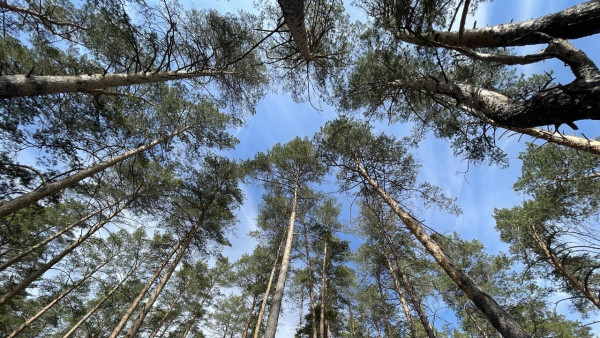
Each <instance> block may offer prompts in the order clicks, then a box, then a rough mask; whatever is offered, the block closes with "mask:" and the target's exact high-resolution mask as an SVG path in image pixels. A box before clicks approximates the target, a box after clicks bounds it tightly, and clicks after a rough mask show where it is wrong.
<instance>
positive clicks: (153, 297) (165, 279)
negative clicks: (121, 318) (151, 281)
mask: <svg viewBox="0 0 600 338" xmlns="http://www.w3.org/2000/svg"><path fill="white" fill-rule="evenodd" d="M203 223H204V213H203V214H202V216H201V217H200V219H199V220H198V221H197V222H196V224H195V225H194V227H193V228H192V230H190V232H189V233H188V235H187V236H186V238H185V241H184V243H183V245H182V246H181V249H179V252H178V253H177V255H176V256H175V259H174V260H173V262H172V263H171V265H170V266H169V268H168V269H167V272H166V273H165V274H164V275H163V276H162V278H161V279H160V282H159V283H158V286H157V287H156V289H154V291H152V293H151V294H150V297H149V298H148V300H146V303H145V304H144V306H143V307H142V310H141V311H140V314H139V315H138V317H137V318H136V319H135V320H134V321H133V324H132V325H131V327H130V328H129V331H127V333H126V334H125V338H131V337H133V336H135V334H136V333H137V332H138V330H139V329H140V327H141V326H142V323H143V322H144V318H146V315H147V314H148V312H150V309H152V306H153V305H154V302H155V301H156V299H157V298H158V296H159V295H160V293H161V292H162V290H163V289H164V287H165V285H167V282H168V281H169V279H171V275H172V274H173V272H174V271H175V268H176V267H177V265H179V262H180V261H181V259H182V258H183V255H184V254H185V252H186V250H187V249H188V247H189V246H190V243H191V242H192V239H194V236H195V235H196V232H197V231H198V229H199V228H200V226H201V225H202V224H203ZM111 338H112V337H111Z"/></svg>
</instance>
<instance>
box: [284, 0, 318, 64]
mask: <svg viewBox="0 0 600 338" xmlns="http://www.w3.org/2000/svg"><path fill="white" fill-rule="evenodd" d="M277 2H278V3H279V7H280V8H281V12H282V13H283V18H284V19H285V23H286V25H287V27H288V30H289V31H290V34H291V35H292V38H293V39H294V42H295V43H296V48H297V49H298V52H299V53H300V55H302V58H304V59H305V60H307V61H308V60H313V59H314V55H313V54H312V52H311V51H310V45H309V41H308V33H307V32H306V25H305V24H304V0H277Z"/></svg>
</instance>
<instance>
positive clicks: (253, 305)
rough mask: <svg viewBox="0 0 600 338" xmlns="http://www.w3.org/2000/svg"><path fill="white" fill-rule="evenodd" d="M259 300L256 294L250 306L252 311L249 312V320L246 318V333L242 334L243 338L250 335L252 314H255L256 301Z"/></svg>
mask: <svg viewBox="0 0 600 338" xmlns="http://www.w3.org/2000/svg"><path fill="white" fill-rule="evenodd" d="M257 299H258V294H257V293H255V294H254V296H253V297H252V305H250V311H249V312H248V318H246V325H245V326H244V332H243V333H242V338H246V336H247V335H248V330H250V322H251V321H252V314H253V313H254V308H255V307H256V300H257Z"/></svg>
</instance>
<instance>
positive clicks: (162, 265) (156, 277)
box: [110, 241, 183, 338]
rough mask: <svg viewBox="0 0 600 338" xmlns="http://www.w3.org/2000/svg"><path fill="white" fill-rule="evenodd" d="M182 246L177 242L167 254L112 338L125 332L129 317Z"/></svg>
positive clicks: (180, 242) (111, 335) (124, 315)
mask: <svg viewBox="0 0 600 338" xmlns="http://www.w3.org/2000/svg"><path fill="white" fill-rule="evenodd" d="M182 244H183V242H182V241H177V244H176V245H175V247H174V248H173V249H172V250H171V251H170V252H169V253H168V254H167V256H166V257H165V259H163V261H162V263H161V264H160V266H159V267H158V269H156V272H154V275H152V277H150V279H149V280H148V282H147V283H146V285H144V288H143V289H142V290H141V291H140V292H139V293H138V295H137V297H136V298H135V299H134V300H133V302H131V305H130V306H129V308H128V309H127V310H126V311H125V314H123V317H121V320H120V321H119V323H118V324H117V326H116V327H115V328H114V329H113V331H112V333H111V334H110V338H115V337H116V336H117V335H118V334H119V332H121V330H123V327H125V324H127V321H128V320H129V317H131V316H132V315H133V311H135V308H136V307H137V306H138V305H139V304H140V302H141V301H142V299H143V298H144V296H145V295H146V293H147V292H148V290H150V288H151V287H152V284H154V281H155V280H157V279H158V277H159V276H160V273H161V272H162V271H163V269H164V268H165V267H166V266H167V264H169V261H170V260H171V257H173V255H175V253H176V252H177V251H179V248H180V247H181V245H182Z"/></svg>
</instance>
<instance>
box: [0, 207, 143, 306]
mask: <svg viewBox="0 0 600 338" xmlns="http://www.w3.org/2000/svg"><path fill="white" fill-rule="evenodd" d="M133 200H134V199H130V200H128V201H127V202H125V204H123V205H122V206H121V207H119V209H117V210H115V212H113V213H112V214H110V215H109V216H108V217H107V218H106V219H105V220H103V221H102V222H100V223H98V224H96V225H95V226H94V227H92V228H91V229H90V230H89V231H88V232H87V233H86V234H85V235H83V236H81V237H80V238H79V239H77V240H76V241H74V242H73V243H71V245H69V246H68V247H67V248H66V249H64V250H63V251H62V252H61V253H59V254H58V255H56V256H54V257H53V258H52V259H51V260H50V261H49V262H48V263H46V264H44V265H43V266H42V267H41V268H39V269H38V270H36V271H35V272H34V273H32V274H31V275H29V276H28V277H27V278H25V279H24V280H23V281H21V283H19V284H18V285H17V286H15V287H14V288H12V289H11V290H10V291H9V292H7V293H6V294H4V295H2V297H0V305H2V304H4V303H6V302H7V301H8V300H9V299H11V298H12V297H14V296H15V295H17V294H18V293H19V292H21V291H23V290H24V289H25V288H26V287H28V286H29V285H30V284H31V283H32V282H33V281H35V280H36V279H38V278H39V277H40V276H41V275H43V274H44V273H45V272H46V271H48V270H50V268H52V267H53V266H54V265H55V264H56V263H58V262H60V261H61V260H62V259H63V258H64V257H65V256H66V255H68V254H69V253H71V252H72V251H73V250H75V249H76V248H77V247H78V246H79V245H81V243H83V242H84V241H85V240H87V239H88V238H89V237H90V236H92V235H93V234H94V233H95V232H96V231H98V230H100V229H101V228H102V227H104V226H105V225H106V224H107V223H109V222H110V221H111V220H112V219H113V218H114V217H115V216H117V215H118V214H119V213H120V212H121V211H123V210H124V209H125V208H127V206H129V204H131V202H133Z"/></svg>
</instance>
